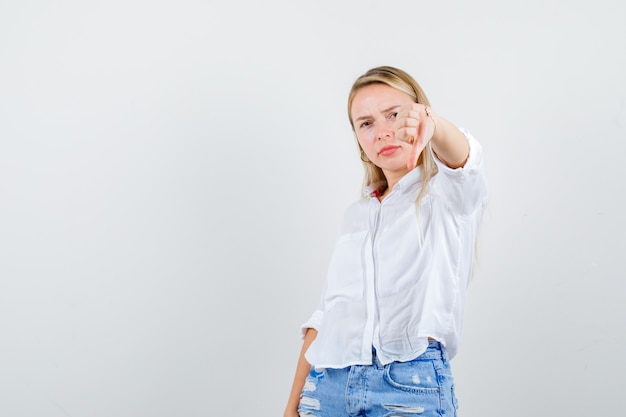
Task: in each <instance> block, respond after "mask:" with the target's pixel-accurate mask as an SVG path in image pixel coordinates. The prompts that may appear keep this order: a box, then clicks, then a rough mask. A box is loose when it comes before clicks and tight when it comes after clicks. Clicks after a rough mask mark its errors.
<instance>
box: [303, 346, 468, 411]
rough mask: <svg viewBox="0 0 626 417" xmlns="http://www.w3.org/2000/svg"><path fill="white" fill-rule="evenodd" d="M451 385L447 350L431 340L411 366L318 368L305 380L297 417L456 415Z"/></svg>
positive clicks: (401, 363)
mask: <svg viewBox="0 0 626 417" xmlns="http://www.w3.org/2000/svg"><path fill="white" fill-rule="evenodd" d="M457 408H458V405H457V400H456V397H455V395H454V380H453V378H452V373H451V371H450V363H449V361H448V355H447V353H446V351H445V348H444V347H443V346H442V345H441V344H440V343H439V342H436V341H434V340H431V341H430V342H429V345H428V349H427V350H426V352H424V353H423V354H422V355H420V356H419V357H417V358H416V359H413V360H412V361H409V362H392V363H390V364H387V365H381V364H380V362H379V361H378V358H377V357H376V355H375V352H374V358H373V364H372V365H353V366H349V367H347V368H341V369H333V368H316V367H311V372H310V373H309V376H308V377H307V379H306V382H305V384H304V388H303V390H302V394H301V395H300V405H299V406H298V412H299V413H300V416H301V417H314V416H317V417H341V416H346V417H347V416H350V417H354V416H365V417H383V416H384V417H418V416H419V417H431V416H449V417H454V416H456V415H457V414H456V413H457Z"/></svg>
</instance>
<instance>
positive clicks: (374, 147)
mask: <svg viewBox="0 0 626 417" xmlns="http://www.w3.org/2000/svg"><path fill="white" fill-rule="evenodd" d="M350 115H351V118H352V121H353V125H354V132H355V134H356V138H357V140H358V142H359V144H360V145H361V148H362V149H363V151H364V152H365V155H366V156H367V157H368V158H369V160H370V161H372V162H373V163H374V164H375V165H376V166H378V167H380V168H381V169H382V170H383V173H384V174H385V178H386V179H387V184H388V188H387V190H386V191H385V193H384V194H383V195H381V196H379V199H380V200H382V199H384V198H385V197H386V196H387V195H388V194H389V193H390V192H391V190H392V189H393V187H394V185H396V184H397V183H398V181H399V180H400V179H401V178H402V177H403V176H405V175H406V174H407V173H408V172H409V171H410V170H411V169H412V168H414V167H415V166H416V164H417V161H418V158H419V155H420V153H421V152H422V150H423V149H424V148H425V147H426V145H427V144H428V142H430V143H431V146H432V149H433V151H434V152H435V154H436V155H437V157H438V158H439V159H440V160H441V161H443V162H444V163H445V164H446V165H447V166H449V167H450V168H460V167H462V166H463V165H465V162H466V161H467V157H468V156H469V145H468V144H467V139H466V138H465V135H463V133H462V132H461V131H460V130H459V129H458V128H457V127H456V126H454V125H453V124H452V123H450V122H448V121H447V120H445V119H444V118H443V117H440V116H437V115H435V114H434V112H432V111H431V116H430V117H429V116H428V115H427V114H426V107H425V106H424V105H422V104H418V103H415V102H414V101H413V99H412V98H411V96H409V95H407V94H406V93H403V92H402V91H399V90H396V89H395V88H392V87H389V86H387V85H384V84H372V85H369V86H367V87H363V88H362V89H360V90H359V91H358V92H357V93H356V94H355V96H354V99H353V101H352V107H351V109H350ZM316 336H317V331H316V330H315V329H308V330H307V333H306V335H305V338H304V343H303V345H302V350H301V351H300V357H299V359H298V364H297V366H296V374H295V377H294V381H293V385H292V387H291V392H290V394H289V399H288V401H287V407H286V408H285V412H284V414H283V416H284V417H298V403H299V401H300V393H301V392H302V388H303V387H304V383H305V382H306V377H307V375H308V374H309V371H310V368H311V365H310V364H309V363H308V362H307V360H306V358H305V357H304V353H305V352H306V350H307V349H308V348H309V346H310V345H311V343H312V342H313V340H315V337H316Z"/></svg>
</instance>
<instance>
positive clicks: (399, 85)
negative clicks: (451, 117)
mask: <svg viewBox="0 0 626 417" xmlns="http://www.w3.org/2000/svg"><path fill="white" fill-rule="evenodd" d="M372 84H385V85H388V86H389V87H391V88H395V89H396V90H399V91H402V92H403V93H405V94H408V95H409V96H411V98H412V99H413V100H414V101H415V102H416V103H420V104H423V105H425V106H429V107H430V103H429V101H428V98H427V97H426V93H424V90H422V87H420V85H419V84H418V83H417V81H415V79H413V77H411V76H410V75H409V74H407V73H406V72H404V71H402V70H401V69H398V68H394V67H389V66H381V67H375V68H372V69H370V70H369V71H367V72H366V73H365V74H363V75H361V76H360V77H359V78H357V79H356V81H355V82H354V84H353V85H352V89H351V90H350V94H349V95H348V118H349V119H350V126H352V131H353V132H355V136H356V131H355V129H354V122H353V121H352V114H350V109H351V108H352V101H353V100H354V96H355V95H356V93H357V92H358V91H359V90H360V89H362V88H363V87H367V86H369V85H372ZM357 146H358V147H359V151H360V153H361V161H363V166H364V167H365V179H364V182H363V184H364V186H366V187H375V188H376V189H378V190H379V191H380V192H381V193H382V192H383V191H384V190H385V189H386V188H387V180H386V178H385V174H384V173H383V170H382V169H380V168H379V167H377V166H376V165H374V164H373V163H372V162H371V161H370V160H369V159H364V158H363V156H365V152H363V148H361V145H360V144H359V142H358V141H357ZM424 150H425V151H426V152H424V151H422V153H421V154H420V156H419V158H418V160H417V163H416V166H418V165H421V169H422V189H421V191H420V193H419V195H418V196H417V201H416V203H419V201H420V200H421V199H422V197H423V196H424V194H425V193H426V189H427V185H428V181H429V180H430V179H431V178H432V177H433V176H434V175H435V174H436V173H437V165H436V164H435V160H434V159H433V156H432V151H431V150H430V144H429V145H428V146H427V147H426V148H424ZM380 184H382V186H381V185H380Z"/></svg>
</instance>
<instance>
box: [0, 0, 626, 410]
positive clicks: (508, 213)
mask: <svg viewBox="0 0 626 417" xmlns="http://www.w3.org/2000/svg"><path fill="white" fill-rule="evenodd" d="M624 9H625V7H624V3H623V2H621V1H617V0H615V1H609V0H599V1H594V2H580V1H579V2H571V1H556V0H551V1H539V0H529V1H524V2H515V3H510V2H502V1H495V0H494V1H486V0H478V1H472V2H469V1H468V2H448V1H403V0H400V1H395V2H380V1H379V2H372V1H348V2H339V1H321V2H320V1H317V2H296V1H282V2H281V1H276V0H270V1H263V2H260V1H259V2H253V1H247V2H212V1H209V2H207V1H190V0H182V1H181V0H179V1H176V2H174V1H147V0H125V1H119V0H117V1H116V0H113V1H106V2H104V1H103V2H95V1H77V0H76V1H35V0H25V1H11V2H10V1H8V0H2V1H1V2H0V415H1V416H7V417H39V416H45V417H100V416H102V417H111V416H115V417H143V416H146V417H148V416H149V417H161V416H163V417H173V416H177V417H178V416H185V417H196V416H217V415H220V416H236V415H259V416H278V415H281V414H282V410H283V407H284V404H285V401H286V399H287V395H288V392H289V388H290V386H291V382H292V375H293V371H294V369H295V363H296V359H297V356H298V352H299V349H300V343H301V341H300V339H299V336H298V328H299V325H300V324H301V323H302V322H303V321H305V320H306V318H308V315H309V314H310V313H311V312H312V311H313V309H314V307H315V305H316V303H317V301H318V298H319V295H320V290H321V287H322V283H323V279H324V274H325V271H326V266H327V262H328V260H329V255H330V250H331V246H332V243H333V240H334V237H335V233H336V231H337V227H338V223H339V219H340V217H341V216H342V214H343V210H344V209H345V208H346V206H347V205H348V204H349V203H351V202H352V201H354V200H355V199H356V198H358V197H359V191H360V186H361V181H362V167H361V164H360V161H359V157H358V153H357V150H356V149H357V148H356V145H355V140H354V138H353V136H352V133H351V131H350V128H349V124H348V119H347V115H346V98H347V94H348V90H349V88H350V86H351V84H352V82H353V81H354V79H355V78H356V77H357V76H358V75H360V74H362V73H363V72H365V71H366V70H367V69H369V68H371V67H373V66H377V65H394V66H397V67H400V68H402V69H405V70H407V71H408V72H409V73H411V74H412V75H413V76H414V77H415V78H416V79H417V80H418V81H419V82H420V83H421V85H422V87H423V88H424V89H425V90H426V92H427V94H428V96H429V98H430V100H431V102H432V106H433V108H434V109H435V111H436V112H438V113H439V114H441V115H443V116H444V117H446V118H448V119H449V120H451V121H453V122H454V123H456V124H457V125H459V126H462V127H465V128H467V129H468V130H470V132H472V134H473V135H474V136H475V137H476V138H477V139H478V140H479V141H480V142H481V143H482V144H483V146H484V151H485V156H486V164H487V176H488V180H489V185H490V191H491V201H490V204H489V208H488V210H487V213H486V214H485V217H484V223H483V229H482V233H481V236H480V253H479V263H478V265H477V269H476V274H475V277H474V281H473V282H472V286H471V289H470V293H469V305H468V311H467V316H466V327H465V333H464V338H463V343H462V345H461V350H460V353H459V355H458V356H457V357H456V358H455V359H454V360H453V361H452V366H453V369H454V372H455V377H456V384H457V394H458V396H459V400H460V406H461V408H460V415H461V416H463V417H472V416H476V417H478V416H480V417H488V416H498V417H501V416H508V417H516V416H520V417H521V416H527V415H533V416H554V415H562V416H587V415H594V416H610V415H617V414H619V413H620V412H621V411H619V410H622V409H623V407H622V402H623V394H622V388H623V382H622V381H623V375H624V374H625V373H626V366H625V364H624V360H623V353H624V349H625V348H626V332H625V331H624V327H625V326H624V325H625V319H626V303H625V302H624V291H625V290H626V284H625V283H624V278H626V274H625V273H624V263H623V260H624V256H625V253H626V245H625V243H624V239H625V237H626V231H625V220H624V214H623V213H624V212H626V202H625V198H624V191H625V188H624V185H623V180H624V177H625V176H626V169H625V168H624V160H625V158H626V146H625V143H626V134H625V133H624V132H625V130H626V75H625V74H626V52H625V51H626V25H625V24H624V15H625V13H624V12H625V10H624ZM616 413H617V414H616Z"/></svg>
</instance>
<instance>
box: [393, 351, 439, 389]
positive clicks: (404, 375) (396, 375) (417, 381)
mask: <svg viewBox="0 0 626 417" xmlns="http://www.w3.org/2000/svg"><path fill="white" fill-rule="evenodd" d="M385 380H386V381H387V383H389V384H390V385H391V386H393V387H395V388H398V389H401V390H404V391H410V392H415V393H418V394H424V395H438V394H439V381H438V380H437V372H436V371H435V366H434V364H433V362H432V361H431V360H413V361H409V362H392V363H390V364H389V365H387V368H386V370H385Z"/></svg>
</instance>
